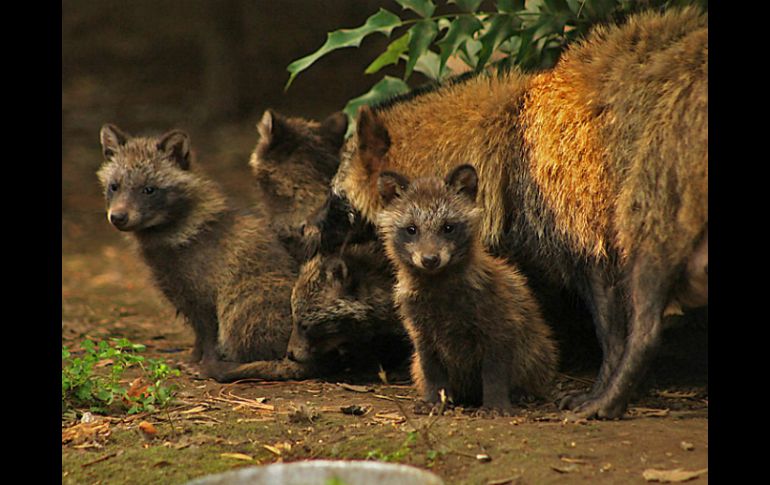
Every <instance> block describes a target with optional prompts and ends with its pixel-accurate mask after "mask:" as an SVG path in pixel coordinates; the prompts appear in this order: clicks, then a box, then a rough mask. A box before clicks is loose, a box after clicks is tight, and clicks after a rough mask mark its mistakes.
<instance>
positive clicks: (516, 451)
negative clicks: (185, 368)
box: [62, 137, 708, 484]
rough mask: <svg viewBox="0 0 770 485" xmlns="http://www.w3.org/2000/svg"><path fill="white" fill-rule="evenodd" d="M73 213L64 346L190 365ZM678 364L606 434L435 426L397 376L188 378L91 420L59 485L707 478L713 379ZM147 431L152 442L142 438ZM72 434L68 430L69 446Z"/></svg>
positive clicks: (509, 420)
mask: <svg viewBox="0 0 770 485" xmlns="http://www.w3.org/2000/svg"><path fill="white" fill-rule="evenodd" d="M235 138H237V137H235ZM95 150H98V148H95ZM246 153H247V152H246ZM97 154H98V151H97ZM245 158H246V157H245V154H244V159H245ZM242 165H245V164H242ZM234 171H235V172H236V173H237V172H238V169H234ZM242 172H246V170H245V168H244V169H243V170H242ZM241 176H243V177H247V176H248V173H245V174H244V173H242V174H241ZM221 178H222V179H223V180H224V179H225V178H226V177H221ZM236 178H237V177H236ZM94 192H95V191H94ZM73 199H74V197H72V198H70V200H69V201H68V202H69V204H74V203H75V201H74V200H73ZM77 203H78V204H81V206H82V207H89V208H90V209H89V210H85V211H71V212H68V213H67V214H64V215H63V218H62V247H63V254H62V342H63V344H66V345H68V346H70V347H75V348H77V345H78V344H79V343H80V342H81V341H82V339H83V338H85V337H89V338H92V339H106V338H109V337H125V338H128V339H129V340H131V341H133V342H137V343H143V344H145V345H147V351H146V355H147V356H149V357H155V358H164V359H167V360H168V361H169V362H170V363H172V364H175V363H177V362H180V361H183V360H184V359H186V358H187V355H188V353H189V351H190V349H191V347H192V331H191V330H190V329H189V328H188V327H187V326H186V325H185V324H184V323H183V322H182V321H181V319H178V318H177V317H176V315H175V311H174V310H173V308H171V306H170V305H169V304H167V303H166V301H165V300H164V299H163V297H162V295H160V293H159V292H158V291H157V290H156V289H155V288H154V287H153V285H152V283H151V281H150V276H149V272H148V270H147V269H146V268H145V267H144V266H143V264H142V263H141V261H140V260H139V258H138V255H137V254H136V253H135V252H134V248H133V246H132V244H131V241H130V240H129V239H128V238H126V237H125V235H123V234H120V233H118V232H117V231H115V230H113V229H112V228H111V227H110V226H109V224H108V223H107V222H106V220H105V218H104V216H103V214H102V211H101V200H100V198H99V197H98V194H92V196H91V197H86V195H84V194H81V196H80V199H79V200H78V201H77ZM69 204H68V205H69ZM685 330H686V331H689V332H690V334H692V329H685ZM688 351H692V349H688ZM678 353H681V349H678V348H674V349H671V350H669V354H670V355H677V354H678ZM689 357H691V356H689ZM689 357H688V358H689ZM696 357H697V356H696ZM701 359H702V356H701ZM686 360H687V359H683V360H682V361H683V362H684V361H686ZM681 363H682V362H679V364H677V363H676V359H674V360H671V359H665V358H664V359H660V361H659V362H658V365H657V366H656V370H657V371H658V372H657V373H656V375H660V376H662V378H658V379H657V380H656V381H655V382H654V385H653V387H652V388H650V389H648V390H647V391H646V392H645V394H644V395H643V396H642V397H641V398H639V399H637V400H636V401H634V403H633V405H632V407H631V409H630V411H629V414H628V416H627V417H626V418H625V419H623V420H620V421H610V422H602V421H577V422H575V421H570V420H568V419H567V418H568V414H567V413H564V412H560V411H558V410H557V408H556V406H555V404H554V403H532V404H530V405H528V406H526V407H521V408H520V409H518V410H517V412H516V413H514V415H512V416H490V415H488V414H485V413H482V412H478V410H472V409H467V410H463V409H449V410H446V411H445V413H444V414H443V415H441V416H430V415H428V414H427V412H428V410H427V409H425V407H424V406H422V405H421V403H420V401H419V400H418V399H416V396H415V392H414V391H413V389H412V388H411V386H410V385H409V382H408V378H405V376H404V375H403V373H401V374H400V375H399V374H396V375H393V376H388V382H389V383H388V384H385V383H383V382H382V381H381V379H380V378H379V377H378V376H377V375H376V374H374V373H372V374H370V375H360V374H353V373H351V374H347V375H341V376H334V377H333V378H329V379H323V380H321V379H318V380H316V379H313V380H307V381H301V382H264V381H251V382H239V383H234V384H219V383H216V382H214V381H211V380H198V379H194V378H192V377H191V376H189V375H184V374H183V375H182V376H181V377H179V378H173V379H172V382H173V384H175V385H176V386H177V387H178V389H179V391H178V394H177V400H176V402H174V404H172V405H171V406H170V408H169V409H168V410H166V411H164V412H159V413H155V414H152V415H145V414H143V415H135V416H130V417H129V416H111V417H102V418H99V417H97V419H101V420H102V421H100V422H101V423H103V424H104V423H106V424H107V426H106V427H105V432H107V433H108V434H107V435H106V436H105V434H104V433H102V434H99V435H98V436H97V437H96V438H95V439H90V440H89V439H86V440H81V441H71V442H69V443H67V444H63V445H62V482H63V483H67V484H70V483H71V484H83V483H110V484H112V483H114V484H118V483H125V484H129V483H183V482H185V481H186V480H188V479H191V478H194V477H198V476H201V475H205V474H209V473H214V472H220V471H224V470H229V469H232V468H236V467H241V466H249V465H255V464H267V463H274V462H279V461H284V462H290V461H295V460H304V459H314V458H330V459H331V458H334V459H380V460H388V461H395V462H400V463H406V464H412V465H416V466H419V467H423V468H427V469H430V470H432V471H433V472H435V473H437V474H438V475H440V476H441V477H442V478H443V479H444V480H445V481H446V483H450V484H454V483H458V484H459V483H469V484H470V483H473V484H477V483H478V484H480V483H552V482H554V483H555V482H558V483H563V482H565V481H566V482H568V483H584V482H585V483H596V482H601V483H642V482H644V481H645V480H644V478H643V472H644V471H645V470H647V469H663V470H673V469H678V468H681V469H686V470H690V471H696V470H701V469H704V468H707V467H708V388H707V374H706V375H705V376H704V371H705V372H707V369H701V370H700V371H699V372H698V371H696V372H692V371H690V372H689V373H685V375H684V376H683V375H681V374H682V373H681V372H674V371H676V370H681V367H682V365H681ZM672 366H674V367H676V369H674V368H672ZM686 370H687V369H686ZM594 371H595V369H586V370H584V371H573V370H572V369H563V372H564V373H563V374H562V376H561V377H560V382H559V386H560V387H561V388H562V390H567V389H575V388H580V387H583V388H585V387H587V385H588V383H589V382H590V379H591V378H593V376H594ZM130 377H131V376H127V380H128V379H130ZM661 383H662V385H661ZM350 406H358V407H359V408H358V409H355V408H349V407H350ZM343 408H349V409H348V412H352V411H353V410H355V411H356V412H359V413H360V412H363V414H362V415H354V414H346V413H345V412H343ZM142 421H146V422H149V423H151V424H153V425H154V426H155V428H156V430H157V434H155V435H153V436H152V437H148V436H149V435H147V434H145V433H143V432H142V431H140V429H139V426H138V425H139V423H141V422H142ZM74 425H76V423H75V422H72V421H66V422H65V421H63V422H62V432H63V434H64V433H65V431H66V430H68V429H70V428H71V427H72V426H74ZM234 454H235V455H234ZM238 454H240V455H238ZM477 455H478V456H477ZM487 457H488V458H489V459H490V460H489V461H487ZM707 479H708V475H707V474H704V475H701V476H700V477H699V478H697V479H696V480H699V481H706V480H707ZM505 480H508V482H505ZM501 481H503V482H501Z"/></svg>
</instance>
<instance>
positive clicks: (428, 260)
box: [422, 255, 440, 269]
mask: <svg viewBox="0 0 770 485" xmlns="http://www.w3.org/2000/svg"><path fill="white" fill-rule="evenodd" d="M439 262H440V259H439V257H438V255H433V256H423V257H422V265H423V266H424V267H425V269H436V268H438V264H439Z"/></svg>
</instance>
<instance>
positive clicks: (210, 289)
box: [98, 125, 294, 377]
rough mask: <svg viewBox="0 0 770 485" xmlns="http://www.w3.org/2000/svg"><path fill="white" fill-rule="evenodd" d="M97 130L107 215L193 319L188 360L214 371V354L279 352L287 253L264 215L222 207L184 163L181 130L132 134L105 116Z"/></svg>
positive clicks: (286, 322)
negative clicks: (105, 121)
mask: <svg viewBox="0 0 770 485" xmlns="http://www.w3.org/2000/svg"><path fill="white" fill-rule="evenodd" d="M101 138H102V146H103V150H104V154H105V157H106V161H105V163H104V164H103V166H102V167H101V169H100V170H99V173H98V176H99V179H100V181H101V182H102V184H103V186H104V187H105V196H106V199H107V209H108V217H109V218H111V220H112V222H113V223H116V225H117V227H118V228H119V229H121V230H125V231H131V232H132V233H133V235H134V236H135V237H136V241H137V242H138V245H139V250H140V253H141V255H142V257H143V259H144V261H145V262H146V263H147V265H148V266H149V268H150V269H151V271H152V275H153V277H154V280H155V282H156V283H157V285H158V287H159V288H160V290H161V291H162V292H163V294H164V295H165V296H166V297H167V298H168V300H169V301H170V302H171V303H172V304H173V305H174V306H175V307H176V308H177V310H178V311H179V313H181V314H182V315H184V317H185V318H186V319H187V321H188V322H189V323H190V324H191V325H192V327H193V330H194V331H195V348H194V350H193V362H194V363H200V365H201V368H202V370H203V373H204V374H208V375H212V376H214V377H216V375H215V374H216V372H214V369H216V368H217V366H219V365H220V361H222V360H224V361H234V362H247V361H254V360H274V359H280V358H282V357H283V356H284V355H285V351H286V344H287V342H288V339H289V334H290V331H291V324H290V318H291V314H290V307H289V300H290V293H291V287H292V283H293V280H294V273H293V271H292V268H293V266H294V262H293V261H292V260H291V258H290V257H289V255H288V254H287V252H286V251H285V250H284V248H283V247H282V246H281V244H280V243H279V242H278V240H277V239H276V238H275V236H274V235H273V234H272V233H271V232H270V231H267V230H265V228H266V225H267V222H266V220H265V218H264V217H262V216H259V215H254V214H251V215H246V214H241V213H237V212H236V211H234V210H233V209H231V208H230V207H228V204H227V202H226V200H225V198H224V196H223V195H222V193H221V191H220V189H219V188H218V187H217V185H216V184H215V183H214V182H212V181H211V180H209V179H208V178H206V177H205V176H204V175H203V174H201V173H199V172H198V171H197V170H195V167H194V166H193V165H192V164H191V156H192V155H191V152H190V147H189V138H188V137H187V135H186V134H184V133H182V132H180V131H176V130H175V131H172V132H169V133H168V134H166V135H164V136H162V137H158V138H145V137H137V138H132V137H130V136H129V135H127V134H125V133H123V132H122V131H120V130H119V129H118V128H117V127H115V126H112V125H105V126H104V127H103V128H102V132H101ZM147 187H150V188H151V189H152V191H151V193H145V191H146V188H147ZM126 215H127V216H126Z"/></svg>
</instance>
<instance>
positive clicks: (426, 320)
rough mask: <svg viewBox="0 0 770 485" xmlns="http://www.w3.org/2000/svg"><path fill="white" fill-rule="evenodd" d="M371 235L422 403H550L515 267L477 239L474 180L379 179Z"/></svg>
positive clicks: (468, 172) (544, 349) (546, 336)
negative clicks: (389, 266) (389, 282)
mask: <svg viewBox="0 0 770 485" xmlns="http://www.w3.org/2000/svg"><path fill="white" fill-rule="evenodd" d="M379 192H380V196H381V197H382V200H383V205H384V206H385V208H384V209H383V211H382V212H380V214H379V219H378V228H379V231H380V234H381V235H382V238H383V241H384V244H385V250H386V252H387V254H388V257H389V258H390V260H391V262H392V263H393V265H394V266H395V267H396V271H397V283H396V286H395V290H394V299H395V302H396V306H397V307H398V309H399V312H400V314H401V316H402V319H403V322H404V325H405V326H406V328H407V331H408V332H409V335H410V337H411V339H412V342H413V344H414V347H415V353H414V357H413V361H412V378H413V381H414V382H415V384H416V385H417V388H418V389H419V391H420V393H421V394H422V397H423V399H425V400H426V401H430V402H435V401H437V400H438V399H439V394H438V391H439V390H440V389H442V388H443V389H445V390H446V392H447V394H448V396H449V397H450V398H451V399H452V400H453V401H454V402H455V403H457V404H471V405H478V404H483V405H484V406H485V407H490V408H496V409H502V410H508V409H510V408H511V400H512V397H513V396H515V395H516V393H517V392H521V391H524V392H526V393H531V394H536V395H538V396H547V395H548V394H549V388H550V385H551V384H552V381H553V377H554V374H555V372H556V368H557V349H556V345H555V344H554V342H553V340H552V339H551V330H550V328H549V327H548V325H546V323H545V322H544V321H543V320H542V318H541V316H540V310H539V308H538V305H537V303H536V301H535V299H534V298H533V296H532V295H531V293H530V291H529V289H528V288H527V283H526V279H525V278H524V276H522V275H521V274H520V273H519V272H518V270H516V268H514V267H513V266H511V265H509V264H507V263H506V262H505V261H503V260H501V259H497V258H494V257H492V256H490V255H489V254H488V253H487V252H486V251H485V250H484V247H483V245H482V244H481V242H480V240H479V218H480V216H481V211H480V210H479V209H478V208H477V207H476V205H475V203H474V201H475V198H476V192H477V175H476V171H475V170H474V168H473V167H472V166H470V165H461V166H459V167H457V168H456V169H454V170H453V171H452V172H451V173H450V174H449V175H448V176H447V178H446V180H445V181H444V180H441V179H439V178H437V177H428V178H420V179H417V180H414V181H412V182H410V181H409V180H408V179H406V178H405V177H403V176H402V175H398V174H396V173H394V172H383V173H382V174H381V175H380V177H379Z"/></svg>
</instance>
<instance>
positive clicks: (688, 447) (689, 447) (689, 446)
mask: <svg viewBox="0 0 770 485" xmlns="http://www.w3.org/2000/svg"><path fill="white" fill-rule="evenodd" d="M679 446H680V447H681V448H682V449H683V450H684V451H692V450H694V449H695V446H694V445H693V444H692V443H690V442H688V441H682V442H681V443H679Z"/></svg>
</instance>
